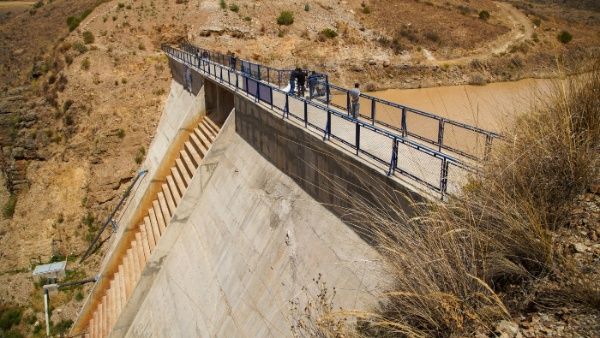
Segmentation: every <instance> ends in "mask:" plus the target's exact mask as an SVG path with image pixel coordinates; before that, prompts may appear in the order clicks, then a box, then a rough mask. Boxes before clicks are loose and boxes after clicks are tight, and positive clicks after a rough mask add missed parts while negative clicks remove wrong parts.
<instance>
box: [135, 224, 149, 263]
mask: <svg viewBox="0 0 600 338" xmlns="http://www.w3.org/2000/svg"><path fill="white" fill-rule="evenodd" d="M135 243H136V245H137V257H138V262H139V263H140V268H141V270H140V272H141V271H143V270H144V266H146V261H147V260H148V259H149V258H150V257H148V256H146V253H145V252H144V245H143V244H142V234H141V233H140V232H139V231H138V232H136V234H135Z"/></svg>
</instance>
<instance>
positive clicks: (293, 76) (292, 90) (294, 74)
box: [288, 67, 299, 95]
mask: <svg viewBox="0 0 600 338" xmlns="http://www.w3.org/2000/svg"><path fill="white" fill-rule="evenodd" d="M298 69H299V68H298V67H296V68H295V69H294V70H292V71H291V72H290V90H289V92H288V93H289V94H290V95H295V92H296V91H295V89H296V88H295V85H296V80H297V79H298Z"/></svg>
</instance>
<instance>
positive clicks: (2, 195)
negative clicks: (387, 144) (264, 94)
mask: <svg viewBox="0 0 600 338" xmlns="http://www.w3.org/2000/svg"><path fill="white" fill-rule="evenodd" d="M282 11H291V12H293V23H291V24H289V25H287V24H278V23H277V18H278V16H279V15H280V13H281V12H282ZM563 31H566V32H567V34H568V36H570V38H567V37H566V35H565V34H564V33H563ZM561 34H562V35H561ZM559 35H561V36H562V41H559V40H560V39H559V38H557V36H559ZM185 40H188V41H191V42H192V43H195V44H198V45H200V46H204V47H205V48H208V49H214V50H217V51H221V52H228V51H233V52H236V53H237V54H238V55H239V56H240V57H241V58H243V59H251V60H255V61H259V62H262V63H265V64H269V65H272V66H275V67H283V68H290V67H293V66H295V65H299V66H304V67H308V68H313V69H317V70H320V71H324V72H327V73H328V74H329V75H330V77H331V79H332V81H334V82H336V83H339V84H342V85H346V86H348V85H350V84H351V83H353V82H355V81H360V82H361V83H364V84H366V87H367V88H366V89H367V90H369V91H372V90H377V89H386V88H421V87H432V86H441V85H454V84H477V85H484V84H485V83H488V82H499V81H510V80H517V79H522V78H530V77H534V78H542V77H543V78H546V77H556V76H558V75H564V74H565V73H573V72H579V71H585V70H586V67H587V66H588V64H589V63H590V61H591V60H594V59H597V58H598V56H599V55H600V8H599V6H598V2H597V1H594V0H590V1H583V0H581V1H551V0H532V1H525V0H510V1H491V0H480V1H468V0H431V1H422V0H372V1H364V2H361V1H358V0H347V1H337V0H318V1H314V0H307V1H305V2H283V1H269V0H238V1H227V2H225V1H221V2H220V1H218V0H192V1H185V0H177V1H175V0H138V1H125V0H122V1H102V0H78V1H68V0H53V1H52V0H41V1H39V2H24V1H0V149H1V152H0V172H1V174H0V208H1V209H2V210H1V211H2V214H1V215H0V311H2V313H8V312H9V311H13V310H14V309H18V312H19V313H20V320H19V321H18V322H17V321H15V325H8V324H7V326H6V327H4V326H3V327H2V328H0V330H4V331H0V333H2V332H9V331H10V332H11V334H13V337H16V336H18V335H19V334H21V335H22V336H43V335H44V333H43V330H42V325H43V314H42V313H43V302H42V290H41V287H40V285H39V283H38V284H36V281H34V280H33V278H32V277H31V271H32V268H33V266H35V265H36V264H40V263H47V262H50V261H56V260H63V259H65V258H68V260H69V264H68V267H67V269H68V270H69V274H68V278H69V279H70V280H77V279H81V278H83V277H87V276H92V275H94V274H96V273H97V272H98V271H97V265H98V264H99V261H100V259H101V255H102V252H103V249H104V248H102V249H101V250H99V252H98V253H96V254H95V255H93V256H92V257H91V258H90V259H88V260H87V261H86V262H85V263H84V264H79V263H78V260H77V257H78V256H79V255H81V253H82V252H83V251H84V250H85V249H86V248H87V246H88V244H89V241H90V239H91V238H92V237H93V235H94V234H95V232H96V231H97V229H98V227H99V225H100V224H101V223H102V222H103V221H104V219H105V218H106V217H107V216H108V214H109V213H110V211H111V210H112V209H113V208H114V206H115V205H116V203H117V201H118V199H119V197H120V196H121V195H122V194H123V192H124V190H125V189H126V187H127V186H128V184H129V182H130V181H131V179H132V178H133V177H134V176H135V173H136V171H137V170H138V167H139V164H140V163H141V161H142V160H143V158H144V155H145V149H146V148H147V147H148V145H149V143H150V141H151V140H152V137H153V133H154V130H155V127H156V124H157V121H158V119H159V117H160V114H161V112H162V109H163V105H164V101H165V99H166V95H167V94H168V90H169V82H170V73H169V69H168V64H167V59H166V57H165V56H164V55H163V54H162V53H161V51H160V44H161V43H178V42H182V41H185ZM567 40H568V41H567ZM596 193H597V192H596ZM590 196H594V195H593V194H592V195H590ZM595 196H596V197H589V196H588V197H586V198H588V199H592V200H593V199H594V198H595V199H596V201H597V199H598V197H597V195H595ZM586 201H587V200H586ZM588 202H589V201H588ZM582 203H583V202H582ZM586 203H587V202H586ZM590 208H591V209H590ZM590 208H588V209H590V210H592V211H590V212H591V213H592V214H593V217H596V218H593V217H592V218H591V219H592V220H597V215H598V213H597V210H595V209H593V208H592V207H590ZM586 210H587V209H586ZM594 210H595V211H594ZM586 212H587V213H588V214H589V213H590V212H588V211H586ZM590 217H591V216H590ZM587 224H588V223H586V225H585V226H586V227H588V226H589V225H587ZM593 231H595V233H596V234H597V235H600V232H599V231H600V229H595V230H593ZM594 241H597V239H596V240H594ZM588 244H590V245H592V244H593V243H588ZM588 253H589V252H588ZM582 255H583V254H582ZM586 255H587V254H586ZM586 257H587V256H586ZM596 257H597V256H596ZM596 259H597V258H596ZM86 291H87V288H86V287H78V288H73V289H71V290H67V291H66V292H61V293H59V294H58V295H56V296H54V297H53V299H52V306H53V310H54V311H53V312H52V317H51V318H52V322H53V323H54V326H53V332H54V333H55V334H59V333H61V332H65V331H66V330H67V329H68V327H69V326H70V323H71V322H70V321H72V320H74V319H75V316H76V311H77V310H78V309H79V307H80V306H81V304H82V301H83V299H84V297H85V295H86ZM524 320H525V319H524ZM544 320H545V319H544ZM3 325H4V324H3ZM11 326H12V328H11Z"/></svg>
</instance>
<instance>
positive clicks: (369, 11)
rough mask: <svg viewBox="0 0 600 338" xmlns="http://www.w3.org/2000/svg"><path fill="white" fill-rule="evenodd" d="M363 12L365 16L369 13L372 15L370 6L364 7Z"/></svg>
mask: <svg viewBox="0 0 600 338" xmlns="http://www.w3.org/2000/svg"><path fill="white" fill-rule="evenodd" d="M362 12H363V13H364V14H369V13H371V8H370V7H369V6H366V5H365V6H363V8H362Z"/></svg>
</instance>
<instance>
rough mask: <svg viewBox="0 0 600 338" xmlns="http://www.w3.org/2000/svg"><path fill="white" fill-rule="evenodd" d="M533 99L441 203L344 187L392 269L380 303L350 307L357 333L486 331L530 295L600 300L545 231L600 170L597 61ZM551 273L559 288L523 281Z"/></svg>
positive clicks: (557, 223)
mask: <svg viewBox="0 0 600 338" xmlns="http://www.w3.org/2000/svg"><path fill="white" fill-rule="evenodd" d="M542 102H546V104H543V105H537V107H536V108H535V109H533V111H532V112H528V113H526V114H523V115H521V116H519V117H518V118H517V119H516V120H515V121H514V124H513V125H512V126H511V127H510V128H508V129H507V130H506V131H505V132H504V135H505V138H504V140H503V141H500V142H497V143H495V146H494V152H493V154H492V157H491V159H490V160H489V161H488V162H486V163H485V164H483V168H482V171H481V173H480V174H477V175H474V176H472V177H470V178H469V179H468V182H467V184H466V185H465V186H464V188H463V189H462V191H461V192H460V193H459V194H458V195H457V196H454V197H450V198H449V200H448V201H447V202H446V203H436V202H426V201H425V202H423V201H416V200H414V199H413V200H410V199H409V201H408V202H402V201H398V200H397V198H396V197H394V196H392V195H384V196H382V198H379V199H377V200H376V201H374V199H373V198H366V197H365V198H362V197H360V195H354V196H352V197H351V201H352V204H353V207H352V208H348V214H351V216H352V217H353V219H355V221H354V222H355V223H356V226H357V227H358V228H360V229H361V232H363V233H364V234H366V235H367V236H368V237H369V238H370V240H371V241H372V242H373V243H374V245H375V247H376V248H377V249H378V251H379V252H380V253H381V255H382V257H383V260H384V262H385V264H384V265H385V269H386V272H387V276H389V280H388V281H387V282H388V284H389V287H388V288H387V290H386V291H385V292H384V293H383V297H382V300H381V302H380V303H381V304H382V305H381V306H380V307H379V308H378V309H377V310H376V311H374V312H372V313H361V314H356V313H354V314H353V315H354V316H356V317H357V318H358V319H359V321H358V323H359V325H357V330H358V332H360V334H361V335H363V336H383V337H396V336H410V337H429V336H437V337H449V336H466V335H473V334H475V333H478V332H479V333H481V332H483V333H489V332H491V331H493V328H494V327H495V324H496V323H497V322H498V321H499V320H501V319H506V318H509V317H510V314H511V311H519V309H522V308H524V307H526V306H527V302H530V303H537V304H539V303H540V302H541V299H543V298H545V301H547V300H548V297H555V299H553V300H551V301H558V302H563V304H564V302H576V301H578V300H577V299H573V297H572V296H573V295H580V296H581V295H585V297H589V298H591V299H600V294H599V292H598V290H599V288H598V286H593V285H588V286H585V285H577V282H576V281H577V279H578V276H577V273H575V272H572V271H575V270H569V266H570V263H569V261H568V260H569V259H570V258H567V257H565V256H562V255H561V253H560V252H561V251H560V250H557V247H556V245H555V243H554V240H553V237H552V234H551V232H552V231H554V230H556V229H558V228H560V227H562V226H563V225H564V224H566V222H567V218H566V217H567V215H568V211H569V210H570V208H571V206H572V202H573V201H574V200H575V199H576V196H577V195H579V194H581V193H583V192H585V190H586V189H587V188H589V187H590V186H591V185H593V184H596V183H597V182H598V180H599V174H600V169H599V168H600V151H599V150H600V72H599V71H595V72H592V73H588V74H587V75H584V76H579V77H577V78H576V79H575V80H571V81H566V82H561V83H560V84H559V85H557V88H556V90H555V93H554V94H553V95H551V97H550V98H545V99H544V100H542ZM367 183H369V184H367ZM361 185H362V186H370V187H371V188H370V189H375V187H373V184H371V183H370V182H362V184H361ZM380 188H382V189H378V190H379V191H389V187H387V189H384V188H386V187H380ZM380 195H381V193H380ZM365 196H368V195H365ZM406 205H410V206H411V207H410V208H406V207H404V208H403V207H402V206H406ZM407 210H409V211H407ZM558 276H560V278H566V279H568V281H569V282H566V283H563V284H562V285H565V286H564V290H556V289H553V290H551V292H550V293H549V294H545V295H544V290H543V288H541V289H535V290H531V289H530V288H533V287H532V286H531V285H532V284H534V283H535V282H536V281H539V280H541V279H543V278H546V277H552V278H558ZM569 285H577V286H576V288H577V292H574V290H570V289H569V288H571V286H569ZM515 290H518V291H515ZM528 294H529V296H531V297H529V296H528V297H524V295H528ZM581 297H583V296H581ZM525 298H527V299H528V301H526V300H525ZM581 302H585V300H581ZM553 304H556V302H554V303H553ZM344 315H346V314H344Z"/></svg>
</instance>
